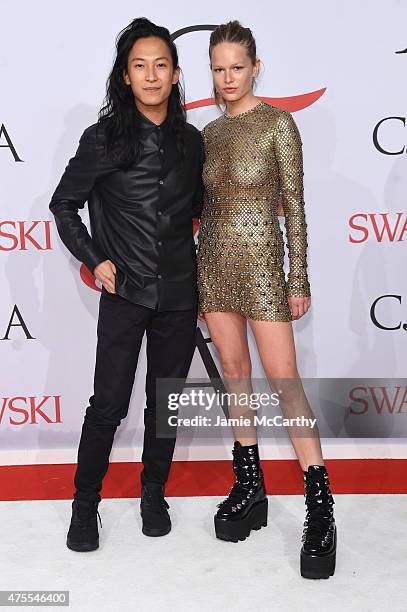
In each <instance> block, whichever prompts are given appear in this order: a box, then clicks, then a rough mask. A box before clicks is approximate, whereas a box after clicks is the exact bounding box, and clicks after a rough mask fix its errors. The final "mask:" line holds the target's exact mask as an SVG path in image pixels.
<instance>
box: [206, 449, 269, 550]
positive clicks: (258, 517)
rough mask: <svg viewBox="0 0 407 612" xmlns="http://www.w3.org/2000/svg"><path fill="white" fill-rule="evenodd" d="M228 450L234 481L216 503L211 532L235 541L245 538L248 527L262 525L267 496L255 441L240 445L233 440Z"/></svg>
mask: <svg viewBox="0 0 407 612" xmlns="http://www.w3.org/2000/svg"><path fill="white" fill-rule="evenodd" d="M232 452H233V471H234V473H235V475H236V482H235V484H234V485H233V487H232V490H231V491H230V493H229V495H228V497H227V498H226V499H225V500H223V501H222V502H221V503H220V504H218V508H219V510H218V512H217V513H216V515H215V532H216V537H217V538H219V539H220V540H228V541H229V542H238V541H239V540H245V539H246V538H247V537H248V536H249V535H250V531H251V530H252V529H256V530H257V529H260V528H261V527H266V525H267V508H268V500H267V495H266V490H265V487H264V478H263V472H262V470H261V467H260V460H259V449H258V446H257V444H253V445H252V446H242V445H241V444H240V442H235V444H234V447H233V451H232Z"/></svg>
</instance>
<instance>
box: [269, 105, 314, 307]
mask: <svg viewBox="0 0 407 612" xmlns="http://www.w3.org/2000/svg"><path fill="white" fill-rule="evenodd" d="M274 147H275V153H276V158H277V163H278V168H279V183H280V189H281V195H282V205H283V209H284V214H285V227H286V236H287V244H288V258H289V273H288V282H287V286H288V294H289V295H290V296H297V297H306V296H310V295H311V293H310V286H309V282H308V275H307V246H308V243H307V223H306V219H305V210H304V186H303V176H304V171H303V156H302V141H301V137H300V133H299V131H298V127H297V125H296V123H295V121H294V119H293V117H292V115H291V114H290V113H289V112H288V111H285V110H284V111H281V113H280V115H279V117H278V120H277V124H276V132H275V140H274Z"/></svg>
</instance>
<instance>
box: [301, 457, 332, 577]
mask: <svg viewBox="0 0 407 612" xmlns="http://www.w3.org/2000/svg"><path fill="white" fill-rule="evenodd" d="M304 487H305V492H304V496H305V503H306V506H307V514H306V517H305V522H304V532H303V536H302V542H303V545H302V549H301V576H303V577H304V578H329V576H333V574H334V572H335V562H336V538H337V533H336V525H335V519H334V515H333V505H334V503H335V502H334V499H333V497H332V493H331V491H330V488H329V479H328V473H327V471H326V468H325V466H323V465H310V466H309V467H308V470H307V471H306V472H304Z"/></svg>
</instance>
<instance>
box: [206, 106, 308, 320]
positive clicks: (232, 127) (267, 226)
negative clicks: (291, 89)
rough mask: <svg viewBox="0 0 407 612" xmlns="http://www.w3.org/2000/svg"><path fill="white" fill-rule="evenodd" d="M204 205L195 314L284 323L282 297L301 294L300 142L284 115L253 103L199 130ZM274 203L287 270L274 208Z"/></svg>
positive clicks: (304, 288)
mask: <svg viewBox="0 0 407 612" xmlns="http://www.w3.org/2000/svg"><path fill="white" fill-rule="evenodd" d="M202 136H203V140H204V144H205V163H204V167H203V182H204V186H205V192H204V205H203V210H202V215H201V221H200V226H199V235H198V291H199V307H200V310H201V311H202V312H204V313H205V312H214V311H227V312H238V313H240V314H242V315H243V316H245V317H247V318H250V319H256V320H265V321H267V320H268V321H291V319H292V317H291V311H290V308H289V304H288V299H287V298H288V296H309V295H310V287H309V282H308V276H307V254H306V251H307V246H308V243H307V224H306V219H305V211H304V190H303V176H304V172H303V158H302V141H301V137H300V134H299V131H298V128H297V125H296V123H295V121H294V119H293V117H292V115H291V113H289V112H288V111H286V110H283V109H280V108H277V107H274V106H271V105H270V104H267V103H266V102H263V101H261V102H259V103H258V104H257V105H256V106H255V107H253V108H251V109H250V110H248V111H246V112H243V113H240V114H239V115H233V116H229V115H228V114H226V113H224V114H223V115H221V116H220V117H218V118H217V119H215V120H214V121H211V122H210V123H208V124H207V125H206V126H205V127H204V128H203V130H202ZM280 198H281V199H282V206H283V209H284V216H285V228H286V238H287V244H288V259H289V272H288V279H287V280H286V278H285V273H284V269H283V266H284V239H283V233H282V231H281V229H280V224H279V220H278V215H277V208H278V204H279V201H280Z"/></svg>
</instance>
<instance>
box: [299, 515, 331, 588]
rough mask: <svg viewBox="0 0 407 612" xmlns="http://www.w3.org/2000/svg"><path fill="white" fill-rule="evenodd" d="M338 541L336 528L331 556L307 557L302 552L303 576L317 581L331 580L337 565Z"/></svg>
mask: <svg viewBox="0 0 407 612" xmlns="http://www.w3.org/2000/svg"><path fill="white" fill-rule="evenodd" d="M336 540H337V532H336V527H335V534H334V549H333V551H332V552H331V553H330V554H329V555H324V556H323V557H319V556H318V555H307V554H306V553H304V552H303V551H301V557H300V559H301V561H300V565H301V576H302V577H303V578H310V579H312V580H317V579H319V578H329V577H330V576H333V575H334V573H335V564H336Z"/></svg>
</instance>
